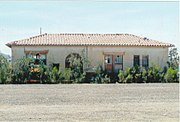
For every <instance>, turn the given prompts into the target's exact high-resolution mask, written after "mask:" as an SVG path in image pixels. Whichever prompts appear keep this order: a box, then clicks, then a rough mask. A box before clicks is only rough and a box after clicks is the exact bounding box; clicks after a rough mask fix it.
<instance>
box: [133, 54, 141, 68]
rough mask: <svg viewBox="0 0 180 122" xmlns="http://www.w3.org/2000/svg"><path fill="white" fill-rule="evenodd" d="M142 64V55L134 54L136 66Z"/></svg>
mask: <svg viewBox="0 0 180 122" xmlns="http://www.w3.org/2000/svg"><path fill="white" fill-rule="evenodd" d="M136 65H137V66H140V56H139V55H134V66H136Z"/></svg>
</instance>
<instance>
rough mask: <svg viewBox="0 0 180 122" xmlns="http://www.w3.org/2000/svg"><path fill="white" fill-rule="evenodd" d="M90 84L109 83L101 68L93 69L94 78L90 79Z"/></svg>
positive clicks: (108, 78) (99, 66)
mask: <svg viewBox="0 0 180 122" xmlns="http://www.w3.org/2000/svg"><path fill="white" fill-rule="evenodd" d="M91 82H92V83H111V80H110V77H108V75H107V74H105V72H103V69H102V66H101V65H98V66H96V67H95V76H94V77H92V79H91Z"/></svg>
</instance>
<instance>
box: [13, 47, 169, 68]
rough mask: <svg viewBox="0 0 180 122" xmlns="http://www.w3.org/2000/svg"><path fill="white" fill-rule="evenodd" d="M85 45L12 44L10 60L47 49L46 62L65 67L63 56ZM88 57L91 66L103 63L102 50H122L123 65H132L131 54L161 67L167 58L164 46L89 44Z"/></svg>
mask: <svg viewBox="0 0 180 122" xmlns="http://www.w3.org/2000/svg"><path fill="white" fill-rule="evenodd" d="M83 49H86V47H85V46H25V47H23V46H13V47H12V62H14V61H15V60H17V59H19V58H21V57H22V56H25V53H24V51H30V50H31V51H41V50H49V52H48V54H47V64H48V65H49V64H51V63H60V65H61V66H62V68H64V67H65V58H66V57H67V56H68V55H69V54H70V53H79V54H81V52H82V50H83ZM87 50H88V53H87V54H88V58H89V60H90V62H91V64H92V66H96V65H98V64H101V65H103V63H104V55H103V52H124V56H123V67H124V69H126V68H127V67H132V66H133V56H134V55H140V64H141V65H142V55H149V64H150V65H151V63H154V64H158V65H160V66H161V67H163V66H165V65H166V62H167V60H168V48H167V47H165V48H163V47H122V46H89V47H88V48H87Z"/></svg>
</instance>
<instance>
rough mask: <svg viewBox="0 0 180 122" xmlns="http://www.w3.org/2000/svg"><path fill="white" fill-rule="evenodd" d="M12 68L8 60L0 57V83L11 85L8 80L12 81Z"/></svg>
mask: <svg viewBox="0 0 180 122" xmlns="http://www.w3.org/2000/svg"><path fill="white" fill-rule="evenodd" d="M10 73H11V68H10V64H9V63H8V61H7V59H6V58H5V57H4V56H3V55H0V83H2V84H4V83H9V82H10V81H8V79H10Z"/></svg>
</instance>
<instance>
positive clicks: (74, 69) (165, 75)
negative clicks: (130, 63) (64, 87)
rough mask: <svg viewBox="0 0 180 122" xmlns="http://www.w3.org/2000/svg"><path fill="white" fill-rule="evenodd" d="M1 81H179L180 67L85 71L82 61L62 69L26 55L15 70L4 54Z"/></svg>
mask: <svg viewBox="0 0 180 122" xmlns="http://www.w3.org/2000/svg"><path fill="white" fill-rule="evenodd" d="M0 59H1V60H0V83H2V84H5V83H18V84H22V83H28V81H29V80H31V79H38V80H39V81H40V83H47V84H50V83H51V84H55V83H116V82H118V83H162V82H163V83H170V82H175V83H178V82H179V78H178V70H177V69H174V68H172V67H164V68H163V69H161V68H160V67H159V66H158V65H152V66H151V67H149V68H144V69H143V68H141V67H138V66H135V67H132V68H127V69H126V70H124V71H122V70H120V71H119V73H107V72H105V71H103V69H102V67H101V66H100V65H98V66H97V67H95V68H94V73H91V75H90V74H88V73H85V72H83V69H82V65H81V64H80V63H74V62H73V63H72V65H71V68H65V69H64V70H62V69H61V68H57V67H48V66H46V65H44V64H43V63H40V64H39V65H34V64H33V63H31V62H34V61H33V60H32V59H28V58H22V59H19V60H17V61H16V62H15V64H14V66H13V69H12V68H11V67H10V65H9V64H8V62H7V61H6V59H5V58H4V57H2V56H0Z"/></svg>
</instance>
